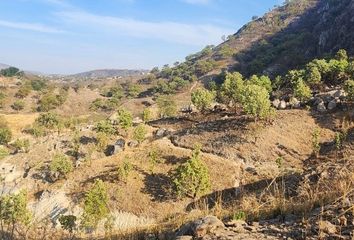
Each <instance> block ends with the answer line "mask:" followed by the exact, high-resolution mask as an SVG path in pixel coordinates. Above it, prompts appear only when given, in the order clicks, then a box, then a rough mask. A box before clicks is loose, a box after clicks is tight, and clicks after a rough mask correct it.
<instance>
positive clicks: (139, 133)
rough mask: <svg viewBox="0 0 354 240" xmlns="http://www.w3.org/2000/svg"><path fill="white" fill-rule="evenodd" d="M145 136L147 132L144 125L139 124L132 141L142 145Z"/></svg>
mask: <svg viewBox="0 0 354 240" xmlns="http://www.w3.org/2000/svg"><path fill="white" fill-rule="evenodd" d="M146 134H147V130H146V127H145V125H144V124H139V125H138V126H137V127H136V128H135V129H134V132H133V138H134V140H136V141H138V143H139V144H140V143H142V142H143V141H144V140H145V135H146Z"/></svg>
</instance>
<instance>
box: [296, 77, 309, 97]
mask: <svg viewBox="0 0 354 240" xmlns="http://www.w3.org/2000/svg"><path fill="white" fill-rule="evenodd" d="M294 95H295V97H297V98H298V99H299V100H300V101H307V100H309V99H310V98H311V96H312V91H311V89H310V87H309V86H307V85H306V84H305V83H304V81H303V80H302V79H299V80H298V82H297V84H296V85H295V88H294Z"/></svg>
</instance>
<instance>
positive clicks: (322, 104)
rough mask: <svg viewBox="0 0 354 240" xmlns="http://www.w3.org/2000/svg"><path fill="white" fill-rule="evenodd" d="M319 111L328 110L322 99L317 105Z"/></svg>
mask: <svg viewBox="0 0 354 240" xmlns="http://www.w3.org/2000/svg"><path fill="white" fill-rule="evenodd" d="M316 109H317V111H319V112H326V111H327V108H326V106H325V103H324V102H323V101H321V102H320V103H319V104H318V105H317V107H316Z"/></svg>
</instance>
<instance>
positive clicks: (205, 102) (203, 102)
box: [191, 89, 215, 111]
mask: <svg viewBox="0 0 354 240" xmlns="http://www.w3.org/2000/svg"><path fill="white" fill-rule="evenodd" d="M191 100H192V103H193V104H194V106H196V108H197V109H198V110H201V111H204V110H206V109H208V108H209V107H210V106H211V104H212V103H213V102H214V100H215V93H214V92H211V91H208V90H206V89H197V90H196V91H194V92H192V96H191Z"/></svg>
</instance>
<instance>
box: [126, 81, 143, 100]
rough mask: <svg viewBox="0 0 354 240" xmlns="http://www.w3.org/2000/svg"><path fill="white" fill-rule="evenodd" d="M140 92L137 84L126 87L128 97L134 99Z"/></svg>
mask: <svg viewBox="0 0 354 240" xmlns="http://www.w3.org/2000/svg"><path fill="white" fill-rule="evenodd" d="M140 92H141V87H140V86H139V85H138V84H132V83H131V84H129V85H128V94H127V95H128V97H131V98H136V97H137V96H138V95H139V93H140Z"/></svg>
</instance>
